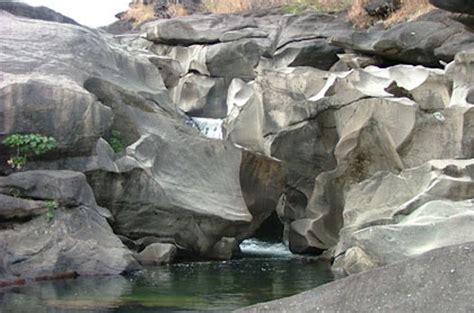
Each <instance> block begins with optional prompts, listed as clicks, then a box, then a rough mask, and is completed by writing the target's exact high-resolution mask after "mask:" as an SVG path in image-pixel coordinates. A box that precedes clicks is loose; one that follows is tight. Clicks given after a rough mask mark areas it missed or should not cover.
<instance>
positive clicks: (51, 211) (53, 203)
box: [46, 201, 59, 222]
mask: <svg viewBox="0 0 474 313" xmlns="http://www.w3.org/2000/svg"><path fill="white" fill-rule="evenodd" d="M46 208H47V209H48V213H46V217H47V218H48V222H51V221H52V220H53V218H54V212H55V211H56V210H57V209H58V208H59V204H58V203H57V202H56V201H48V202H46Z"/></svg>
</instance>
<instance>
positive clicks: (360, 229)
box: [334, 160, 474, 274]
mask: <svg viewBox="0 0 474 313" xmlns="http://www.w3.org/2000/svg"><path fill="white" fill-rule="evenodd" d="M473 168H474V163H473V162H472V160H470V161H455V160H452V161H431V162H429V163H428V164H426V165H423V166H421V167H418V168H415V169H409V170H406V171H403V172H402V173H401V174H400V175H393V174H391V173H386V174H384V173H382V172H381V173H378V174H377V175H375V176H373V177H372V178H371V179H369V180H366V181H364V182H362V183H360V184H358V185H356V186H355V187H353V188H352V189H351V191H350V192H349V193H348V194H347V197H346V206H345V207H344V213H343V218H344V227H343V228H342V230H341V232H340V236H341V238H340V241H339V245H338V251H336V255H338V258H337V259H336V261H335V264H334V267H335V268H342V269H344V270H345V271H346V273H347V274H353V273H357V272H360V271H361V270H365V269H367V267H368V264H370V266H369V267H374V266H382V265H385V264H389V263H392V262H396V261H400V260H403V259H406V258H409V257H412V256H416V255H418V254H420V253H424V252H426V251H429V250H432V249H435V248H440V247H444V246H450V245H455V244H460V243H463V242H469V241H471V240H472V239H473V238H472V234H471V233H470V232H469V229H470V228H471V227H472V223H473V220H474V216H473V214H474V201H473V199H472V194H473V193H474V179H473V178H474V176H472V175H473V172H472V169H473ZM394 190H397V192H396V193H394V192H393V191H394ZM453 229H456V231H453Z"/></svg>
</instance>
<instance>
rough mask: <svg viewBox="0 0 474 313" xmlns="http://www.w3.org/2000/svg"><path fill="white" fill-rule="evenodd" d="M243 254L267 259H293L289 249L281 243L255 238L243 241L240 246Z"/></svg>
mask: <svg viewBox="0 0 474 313" xmlns="http://www.w3.org/2000/svg"><path fill="white" fill-rule="evenodd" d="M240 250H241V251H242V254H248V255H256V256H267V257H292V256H293V254H292V253H291V251H290V250H289V249H288V247H287V246H286V245H285V244H284V243H281V242H266V241H262V240H258V239H255V238H251V239H247V240H244V241H242V243H241V244H240Z"/></svg>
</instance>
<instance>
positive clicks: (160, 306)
mask: <svg viewBox="0 0 474 313" xmlns="http://www.w3.org/2000/svg"><path fill="white" fill-rule="evenodd" d="M241 250H242V252H243V253H244V257H243V258H241V259H238V260H232V261H226V262H197V263H180V264H174V265H171V266H163V267H154V268H147V269H145V270H144V271H142V272H140V273H137V274H135V275H133V276H129V277H121V276H118V277H80V278H78V279H74V280H64V281H54V282H42V283H33V284H30V285H28V286H23V287H15V288H10V289H4V290H0V312H2V313H13V312H14V313H17V312H34V313H43V312H44V313H46V312H48V313H51V312H54V313H59V312H60V313H76V312H77V313H84V312H94V313H97V312H127V313H129V312H130V313H142V312H147V313H148V312H230V311H232V310H235V309H238V308H241V307H244V306H247V305H251V304H255V303H258V302H264V301H269V300H273V299H277V298H281V297H286V296H290V295H293V294H296V293H298V292H302V291H305V290H308V289H311V288H314V287H317V286H319V285H321V284H324V283H326V282H328V281H331V280H332V279H333V277H332V275H331V272H330V270H329V265H328V264H327V263H325V262H322V261H318V260H311V259H304V258H301V257H295V256H293V255H292V254H291V253H290V252H289V251H288V249H287V248H286V247H285V245H283V244H279V243H276V244H270V243H264V242H260V241H257V240H248V241H245V242H243V243H242V245H241Z"/></svg>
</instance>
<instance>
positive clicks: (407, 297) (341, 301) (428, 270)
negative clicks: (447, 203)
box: [236, 242, 474, 312]
mask: <svg viewBox="0 0 474 313" xmlns="http://www.w3.org/2000/svg"><path fill="white" fill-rule="evenodd" d="M473 258H474V244H473V243H472V242H471V243H465V244H462V245H457V246H452V247H447V248H442V249H438V250H434V251H431V252H429V253H426V254H423V255H422V256H419V257H416V258H414V259H410V260H406V261H403V262H400V263H397V264H393V265H390V266H386V267H382V268H378V269H375V270H373V271H369V272H366V273H363V274H360V275H354V276H351V277H348V278H344V279H341V280H338V281H335V282H333V283H329V284H327V285H324V286H321V287H319V288H316V289H313V290H311V291H307V292H304V293H301V294H299V295H296V296H293V297H289V298H285V299H282V300H277V301H273V302H268V303H262V304H258V305H255V306H253V307H249V308H244V309H241V310H237V311H236V312H317V311H321V312H415V311H416V312H452V311H457V312H464V311H469V310H471V309H472V297H473V296H474V293H473V288H474V284H473V281H474V277H473V273H474V266H473V263H472V259H473ZM433 273H436V275H433Z"/></svg>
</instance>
